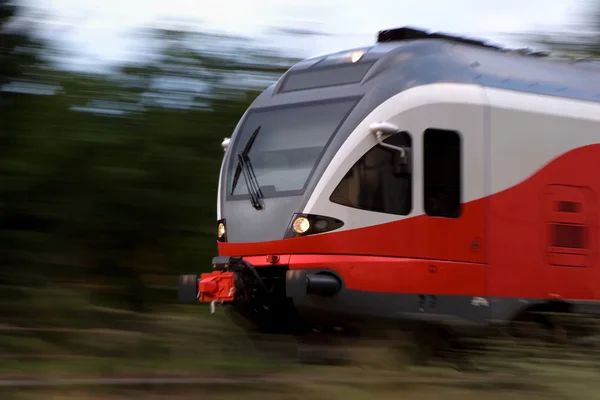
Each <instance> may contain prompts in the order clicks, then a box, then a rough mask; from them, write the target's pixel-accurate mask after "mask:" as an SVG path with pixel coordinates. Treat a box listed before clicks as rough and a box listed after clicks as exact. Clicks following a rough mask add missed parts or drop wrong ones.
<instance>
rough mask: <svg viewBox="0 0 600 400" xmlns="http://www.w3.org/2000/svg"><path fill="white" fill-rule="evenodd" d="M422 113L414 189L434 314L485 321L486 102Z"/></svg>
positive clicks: (439, 107) (444, 105)
mask: <svg viewBox="0 0 600 400" xmlns="http://www.w3.org/2000/svg"><path fill="white" fill-rule="evenodd" d="M423 111H424V113H426V115H427V116H426V117H425V116H424V118H420V119H419V121H421V122H420V126H419V129H418V132H419V136H420V137H419V141H420V146H419V147H420V151H419V153H420V159H421V172H422V176H421V177H420V179H419V181H420V182H421V187H420V188H416V190H418V191H419V192H420V193H421V196H419V197H421V199H420V203H421V204H420V206H421V207H422V215H421V217H420V218H422V223H420V224H418V228H417V231H416V232H414V234H415V235H417V236H418V237H419V238H420V242H421V243H422V246H423V249H422V250H423V256H424V257H425V258H426V259H427V260H428V264H429V265H428V266H427V278H426V282H427V285H426V286H427V288H428V290H429V291H430V292H431V293H434V294H435V296H436V301H435V304H436V309H433V310H431V312H433V313H436V314H443V315H448V314H450V315H456V316H459V317H462V318H464V319H467V320H470V321H477V322H483V320H484V319H485V318H486V317H487V316H488V315H489V311H490V303H489V299H487V285H486V282H487V276H486V274H487V268H486V266H487V264H486V263H487V236H486V232H487V224H488V221H487V218H488V213H487V201H488V200H487V195H488V190H487V186H486V171H487V167H488V166H487V164H486V163H487V162H488V161H487V159H486V157H485V154H486V153H487V151H486V146H487V143H488V142H487V140H486V136H487V132H488V131H487V126H486V125H485V118H484V112H485V111H484V105H482V104H480V103H475V102H473V103H468V104H461V103H456V104H453V103H442V104H432V105H428V106H427V107H425V108H424V109H423ZM417 201H418V200H417Z"/></svg>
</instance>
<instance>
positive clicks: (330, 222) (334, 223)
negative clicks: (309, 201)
mask: <svg viewBox="0 0 600 400" xmlns="http://www.w3.org/2000/svg"><path fill="white" fill-rule="evenodd" d="M342 226H344V223H343V222H342V221H340V220H339V219H336V218H331V217H324V216H322V215H310V214H294V215H293V216H292V220H291V221H290V224H289V225H288V228H287V230H286V233H285V236H284V238H285V239H287V238H293V237H298V236H307V235H314V234H317V233H325V232H329V231H333V230H335V229H339V228H341V227H342Z"/></svg>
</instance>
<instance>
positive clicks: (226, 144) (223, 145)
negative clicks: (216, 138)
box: [221, 137, 231, 152]
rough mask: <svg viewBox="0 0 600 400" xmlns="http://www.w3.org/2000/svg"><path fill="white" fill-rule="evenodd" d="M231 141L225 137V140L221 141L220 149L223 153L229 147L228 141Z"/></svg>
mask: <svg viewBox="0 0 600 400" xmlns="http://www.w3.org/2000/svg"><path fill="white" fill-rule="evenodd" d="M230 140H231V139H230V138H228V137H226V138H225V139H223V142H221V147H223V152H226V151H227V147H229V141H230Z"/></svg>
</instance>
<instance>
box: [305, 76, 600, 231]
mask: <svg viewBox="0 0 600 400" xmlns="http://www.w3.org/2000/svg"><path fill="white" fill-rule="evenodd" d="M490 109H491V113H490V114H488V111H489V110H490ZM490 117H491V118H490ZM376 121H390V122H392V123H394V124H396V125H397V126H399V127H400V128H401V129H403V130H406V131H408V132H410V134H411V136H412V142H413V149H414V155H413V210H412V212H411V214H410V215H408V216H395V215H389V214H382V213H376V212H369V211H363V210H357V209H352V208H349V207H344V206H340V205H337V204H334V203H331V202H330V201H329V196H330V195H331V193H332V192H333V190H334V189H335V187H336V186H337V184H338V183H339V181H340V180H341V179H342V178H343V176H344V175H345V173H346V172H347V171H348V170H349V169H350V168H351V167H352V165H354V163H355V162H356V161H357V160H358V159H359V158H360V157H361V156H362V155H363V154H364V153H365V152H366V151H367V150H368V149H369V148H371V147H372V146H374V145H375V144H376V140H375V138H374V137H372V136H371V134H370V133H369V129H368V128H369V125H370V124H372V123H373V122H376ZM599 122H600V103H593V102H586V101H580V100H572V99H567V98H561V97H556V96H545V95H536V94H528V93H523V92H516V91H509V90H501V89H491V88H484V87H481V86H479V85H474V84H454V83H437V84H430V85H424V86H418V87H414V88H411V89H408V90H406V91H403V92H401V93H399V94H397V95H395V96H393V97H391V98H390V99H388V100H387V101H385V102H383V103H382V104H381V105H380V106H379V107H377V108H376V109H375V110H373V112H371V113H370V114H369V115H368V116H367V117H366V118H365V119H364V120H363V121H362V122H361V123H360V124H359V125H358V126H357V127H356V129H355V130H354V131H353V132H352V133H351V134H350V136H349V137H348V139H347V140H346V142H345V143H344V144H343V145H342V146H341V148H340V149H339V151H338V152H337V154H336V155H335V156H334V158H333V160H332V161H331V163H330V165H329V166H328V168H327V169H326V170H325V172H324V174H323V176H322V177H321V180H320V181H319V183H318V184H317V186H316V188H315V191H314V192H313V194H312V195H311V197H310V198H309V200H308V203H307V205H306V207H305V208H304V212H305V213H312V214H321V215H327V216H331V217H336V218H339V219H341V220H342V221H344V222H345V225H344V227H343V228H342V230H346V229H355V228H360V227H365V226H371V225H376V224H381V223H386V222H391V221H397V220H400V219H404V218H409V217H414V216H417V215H421V214H423V208H422V203H423V201H422V135H423V132H424V131H425V129H427V128H441V129H453V130H457V131H459V132H460V134H461V136H462V145H463V148H462V151H463V154H462V168H463V171H464V177H463V183H462V191H463V192H462V199H463V202H468V201H473V200H476V199H479V198H482V197H485V196H487V195H490V194H494V193H498V192H500V191H502V190H505V189H508V188H510V187H512V186H514V185H516V184H518V183H519V182H522V181H524V180H525V179H527V177H529V176H531V175H532V174H533V173H535V172H536V171H537V170H539V169H540V168H542V167H543V166H544V165H545V164H547V163H549V162H550V161H551V160H553V159H555V158H556V157H558V156H559V155H561V154H563V153H565V152H568V151H570V150H573V149H575V148H577V147H581V146H585V145H588V144H593V143H598V142H600V123H599ZM490 129H491V131H492V132H493V133H492V134H491V135H490V134H489V131H490ZM490 158H491V159H490ZM490 168H491V170H490ZM490 177H491V182H490Z"/></svg>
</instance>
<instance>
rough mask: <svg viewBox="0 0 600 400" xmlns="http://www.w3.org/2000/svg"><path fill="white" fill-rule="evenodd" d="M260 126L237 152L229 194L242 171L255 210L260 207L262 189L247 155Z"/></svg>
mask: <svg viewBox="0 0 600 400" xmlns="http://www.w3.org/2000/svg"><path fill="white" fill-rule="evenodd" d="M260 128H261V127H260V126H259V127H258V128H256V130H255V131H254V132H253V133H252V136H250V139H248V142H247V143H246V146H245V147H244V150H242V151H241V152H239V153H238V154H237V157H238V163H237V166H236V168H235V173H234V175H233V182H232V184H231V194H232V195H233V192H234V190H235V187H236V185H237V182H238V180H239V178H240V173H242V172H244V180H245V181H246V187H247V188H248V194H250V202H251V203H252V206H253V207H254V208H256V209H257V210H260V209H262V205H261V204H260V202H259V199H260V198H262V197H263V195H262V191H261V190H260V185H259V184H258V180H257V179H256V175H255V174H254V169H253V168H252V163H251V162H250V157H248V153H249V152H250V149H251V148H252V144H253V143H254V140H255V139H256V136H257V135H258V132H259V131H260Z"/></svg>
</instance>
